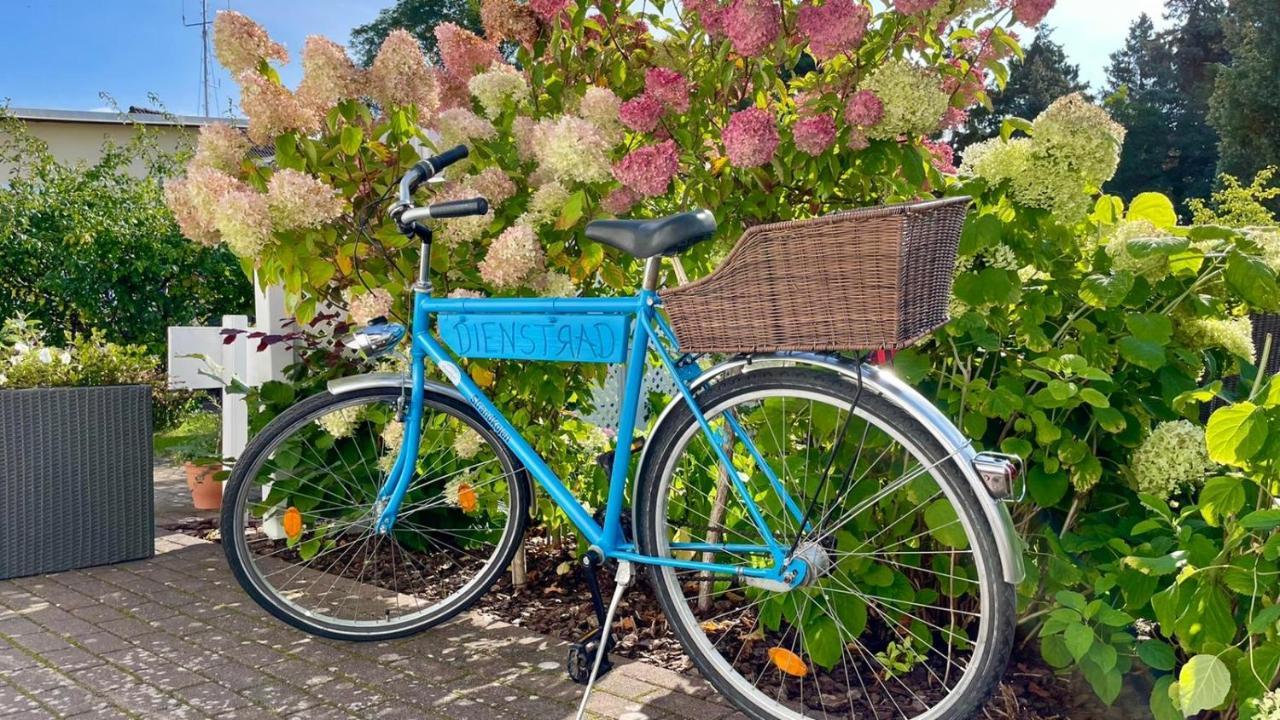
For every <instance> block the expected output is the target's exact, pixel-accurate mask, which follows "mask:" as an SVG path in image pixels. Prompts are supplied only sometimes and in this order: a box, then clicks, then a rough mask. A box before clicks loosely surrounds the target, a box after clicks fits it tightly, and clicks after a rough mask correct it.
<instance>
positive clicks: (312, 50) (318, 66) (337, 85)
mask: <svg viewBox="0 0 1280 720" xmlns="http://www.w3.org/2000/svg"><path fill="white" fill-rule="evenodd" d="M362 90H363V88H362V87H361V78H360V71H359V70H358V69H357V68H356V66H355V63H353V62H351V58H349V57H347V51H346V50H344V49H343V47H342V46H341V45H339V44H338V43H336V42H334V41H332V40H329V39H328V38H324V37H321V36H319V35H311V36H308V37H307V42H306V44H305V45H303V46H302V84H301V85H299V86H298V97H300V98H302V99H303V102H306V103H308V104H310V105H312V106H313V107H314V108H315V110H316V111H317V112H319V113H321V114H323V113H326V112H328V111H329V109H330V108H332V107H333V106H334V105H336V104H337V103H338V102H339V101H341V100H347V99H349V98H355V97H360V94H361V91H362Z"/></svg>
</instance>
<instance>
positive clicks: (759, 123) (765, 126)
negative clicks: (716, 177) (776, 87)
mask: <svg viewBox="0 0 1280 720" xmlns="http://www.w3.org/2000/svg"><path fill="white" fill-rule="evenodd" d="M723 140H724V148H725V152H726V153H727V154H728V155H729V162H731V163H733V166H734V167H740V168H749V167H757V166H759V165H765V164H767V163H768V162H769V161H770V160H772V159H773V153H774V152H775V151H776V150H777V149H778V124H777V122H775V121H774V119H773V115H771V114H769V111H767V110H762V109H761V108H757V107H751V108H747V109H746V110H739V111H738V112H736V113H734V114H733V115H731V116H730V117H729V124H728V125H727V126H725V129H724V137H723Z"/></svg>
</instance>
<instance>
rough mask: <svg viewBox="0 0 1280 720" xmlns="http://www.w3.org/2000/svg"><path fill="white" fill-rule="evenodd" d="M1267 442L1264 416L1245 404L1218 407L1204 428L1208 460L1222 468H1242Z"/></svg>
mask: <svg viewBox="0 0 1280 720" xmlns="http://www.w3.org/2000/svg"><path fill="white" fill-rule="evenodd" d="M1266 441H1267V417H1266V413H1265V411H1264V410H1263V409H1262V408H1260V407H1258V406H1257V405H1254V404H1253V403H1251V402H1247V401H1246V402H1238V403H1236V404H1235V405H1228V406H1227V407H1224V408H1220V409H1219V410H1218V411H1217V412H1215V413H1214V414H1213V415H1212V416H1210V418H1209V425H1208V427H1207V428H1205V442H1207V443H1208V445H1209V458H1210V459H1211V460H1213V461H1214V462H1219V463H1222V464H1224V465H1234V466H1237V467H1240V466H1243V465H1245V464H1246V463H1247V462H1248V461H1249V459H1250V458H1252V457H1253V456H1254V455H1257V454H1258V451H1259V450H1261V449H1262V445H1263V443H1265V442H1266Z"/></svg>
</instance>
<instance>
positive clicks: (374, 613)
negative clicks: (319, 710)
mask: <svg viewBox="0 0 1280 720" xmlns="http://www.w3.org/2000/svg"><path fill="white" fill-rule="evenodd" d="M405 400H406V401H407V398H406V399H405ZM401 407H402V393H401V391H400V389H399V388H374V389H368V390H358V391H354V392H350V393H344V394H341V395H333V394H330V393H328V392H325V393H321V394H319V395H316V396H313V397H310V398H307V399H306V400H304V401H302V402H300V403H298V404H297V405H295V406H293V407H291V408H289V409H288V410H286V411H285V412H284V413H282V414H281V415H279V416H278V417H276V418H275V419H273V420H272V421H271V422H270V423H269V424H268V425H267V426H266V427H265V428H264V429H263V430H262V432H260V433H259V434H258V435H257V436H256V437H255V438H254V439H253V441H252V442H251V443H250V444H249V447H248V448H247V449H246V450H245V453H244V455H243V456H242V457H241V459H240V461H239V462H238V463H236V467H235V469H234V471H233V472H232V475H231V480H230V483H229V484H228V487H227V490H226V495H225V498H224V502H223V510H222V525H221V530H222V545H223V548H224V550H225V551H226V555H227V560H228V561H229V562H230V565H231V569H232V571H233V572H234V574H235V576H236V579H237V580H238V581H239V582H240V585H241V586H242V587H243V588H244V589H245V590H246V591H247V592H248V593H249V595H250V596H252V597H253V598H254V600H256V601H257V602H258V604H260V605H261V606H262V607H264V608H265V609H266V610H268V611H269V612H271V613H272V614H273V615H275V616H276V617H278V618H280V619H281V620H284V621H285V622H287V623H289V624H291V625H293V626H294V627H297V628H300V629H302V630H305V631H307V632H310V633H313V634H316V635H321V636H324V637H332V638H338V639H345V640H383V639H388V638H393V637H400V636H404V635H409V634H411V633H415V632H419V631H421V630H425V629H426V628H429V627H432V626H434V625H437V624H439V623H442V622H444V621H446V620H448V619H449V618H451V617H453V616H454V615H455V614H457V613H458V612H460V611H462V610H464V609H466V608H467V607H469V606H470V605H471V604H472V603H474V602H475V601H476V599H478V598H479V597H480V596H481V595H482V594H483V593H484V592H485V591H486V590H488V589H489V588H490V587H491V586H492V585H493V583H494V581H495V580H497V578H498V575H499V573H500V572H502V570H503V569H504V568H505V567H507V565H508V564H509V563H510V561H511V557H512V555H513V554H514V553H515V551H516V548H517V546H518V545H519V542H520V538H521V537H522V536H523V533H524V529H525V524H526V522H527V519H528V516H529V502H530V498H529V494H530V491H529V487H528V480H527V479H526V478H525V476H524V470H523V469H522V468H521V466H520V465H519V464H518V462H517V461H516V459H515V458H514V457H513V456H512V454H511V452H510V450H508V448H507V447H506V446H505V445H504V444H503V443H502V442H501V440H499V439H498V438H497V436H496V435H494V433H493V432H492V431H491V430H490V429H489V428H488V426H487V424H485V423H484V422H483V421H482V420H481V419H480V417H479V415H477V414H476V412H475V411H474V410H473V409H472V408H470V407H469V406H468V405H466V403H464V402H462V401H461V400H457V399H454V398H451V397H447V396H444V395H440V394H435V393H430V392H428V394H427V398H426V401H425V408H424V417H423V420H422V428H421V439H420V443H419V451H418V456H417V458H416V459H415V460H414V461H413V462H414V468H413V477H412V480H411V482H410V485H409V488H408V492H407V494H406V495H405V497H404V502H403V504H402V505H401V507H400V512H399V514H398V516H397V521H396V523H395V526H394V529H393V530H392V531H391V532H389V533H382V532H379V531H378V528H377V522H378V519H379V517H380V515H381V513H382V508H383V505H384V502H385V501H384V500H383V499H381V498H380V493H379V491H380V490H381V489H382V487H383V485H384V482H385V480H386V478H387V477H388V475H389V474H390V473H391V471H392V469H393V467H394V465H395V463H396V459H397V457H398V455H399V452H400V447H401V444H402V443H403V441H404V435H405V428H406V427H407V423H404V422H402V421H401V420H400V418H399V416H400V413H399V412H398V410H399V409H400V408H401Z"/></svg>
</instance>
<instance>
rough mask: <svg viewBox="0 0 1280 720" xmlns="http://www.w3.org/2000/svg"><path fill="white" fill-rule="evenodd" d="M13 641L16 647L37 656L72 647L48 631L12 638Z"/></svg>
mask: <svg viewBox="0 0 1280 720" xmlns="http://www.w3.org/2000/svg"><path fill="white" fill-rule="evenodd" d="M13 640H14V642H16V643H17V644H18V645H21V646H22V647H24V648H26V649H27V651H28V652H33V653H35V654H37V655H42V654H44V653H46V652H53V651H55V650H66V649H67V648H70V647H73V645H72V644H71V643H69V642H67V641H66V640H63V639H62V638H61V637H59V636H57V635H55V634H54V633H51V632H49V631H48V630H42V631H40V632H38V633H31V634H30V635H20V636H18V637H16V638H13Z"/></svg>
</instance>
